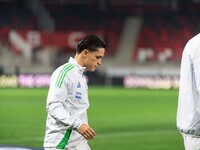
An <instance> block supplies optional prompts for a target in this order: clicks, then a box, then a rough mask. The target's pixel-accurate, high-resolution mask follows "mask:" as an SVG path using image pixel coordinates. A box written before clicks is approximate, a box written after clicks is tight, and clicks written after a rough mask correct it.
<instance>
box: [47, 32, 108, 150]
mask: <svg viewBox="0 0 200 150" xmlns="http://www.w3.org/2000/svg"><path fill="white" fill-rule="evenodd" d="M105 47H106V45H105V43H104V42H103V41H102V40H101V39H100V38H99V37H97V36H95V35H88V36H86V37H85V38H83V39H82V40H81V41H80V42H79V43H78V45H77V49H76V54H75V57H74V58H72V57H71V58H70V59H69V62H68V63H66V64H64V65H62V66H60V67H58V68H57V69H56V70H55V71H54V72H53V74H52V76H51V83H50V87H49V92H48V96H47V104H46V105H47V106H46V108H47V120H46V133H45V138H44V149H45V150H56V149H65V150H90V147H89V145H88V143H87V140H91V139H93V138H94V137H95V135H96V133H95V131H94V130H93V129H92V128H91V127H90V126H89V125H88V118H87V109H88V107H89V101H88V86H87V82H86V79H85V77H84V72H86V71H91V72H93V71H95V70H96V68H97V67H98V66H99V65H101V63H102V58H103V56H104V53H105Z"/></svg>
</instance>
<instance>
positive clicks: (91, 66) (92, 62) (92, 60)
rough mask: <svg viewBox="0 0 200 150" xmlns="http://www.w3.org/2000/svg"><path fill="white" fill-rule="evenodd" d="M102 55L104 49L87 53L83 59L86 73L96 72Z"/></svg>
mask: <svg viewBox="0 0 200 150" xmlns="http://www.w3.org/2000/svg"><path fill="white" fill-rule="evenodd" d="M104 53H105V49H104V48H99V49H98V50H97V51H94V52H89V51H87V55H86V59H85V67H87V70H88V71H91V72H93V71H95V70H96V68H97V67H98V66H100V65H101V63H102V62H101V61H102V58H103V56H104Z"/></svg>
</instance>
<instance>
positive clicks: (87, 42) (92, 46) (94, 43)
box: [76, 34, 106, 53]
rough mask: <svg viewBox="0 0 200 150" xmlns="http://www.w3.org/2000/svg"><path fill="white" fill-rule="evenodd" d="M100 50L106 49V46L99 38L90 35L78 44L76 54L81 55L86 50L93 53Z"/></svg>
mask: <svg viewBox="0 0 200 150" xmlns="http://www.w3.org/2000/svg"><path fill="white" fill-rule="evenodd" d="M98 48H106V44H105V43H104V42H103V41H102V40H101V39H100V38H99V37H97V36H95V35H93V34H90V35H87V36H86V37H85V38H83V39H82V40H81V41H80V42H79V43H78V45H77V48H76V52H77V53H81V52H82V51H83V50H84V49H87V50H89V51H90V52H93V51H97V50H98Z"/></svg>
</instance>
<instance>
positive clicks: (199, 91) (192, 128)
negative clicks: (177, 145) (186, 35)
mask: <svg viewBox="0 0 200 150" xmlns="http://www.w3.org/2000/svg"><path fill="white" fill-rule="evenodd" d="M177 127H178V129H179V131H180V132H181V134H182V136H183V139H184V146H185V150H200V34H197V35H196V36H194V37H193V38H192V39H190V40H189V41H188V42H187V44H186V46H185V48H184V50H183V54H182V60H181V70H180V87H179V98H178V110H177Z"/></svg>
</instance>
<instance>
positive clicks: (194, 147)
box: [182, 133, 200, 150]
mask: <svg viewBox="0 0 200 150" xmlns="http://www.w3.org/2000/svg"><path fill="white" fill-rule="evenodd" d="M182 136H183V140H184V146H185V150H200V137H195V136H191V135H187V134H184V133H182Z"/></svg>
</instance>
